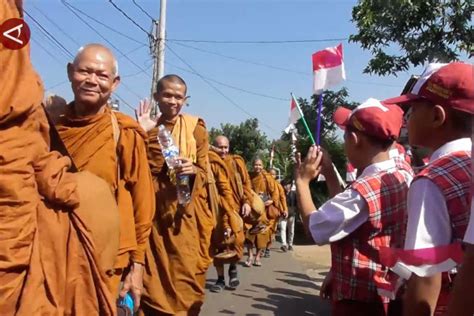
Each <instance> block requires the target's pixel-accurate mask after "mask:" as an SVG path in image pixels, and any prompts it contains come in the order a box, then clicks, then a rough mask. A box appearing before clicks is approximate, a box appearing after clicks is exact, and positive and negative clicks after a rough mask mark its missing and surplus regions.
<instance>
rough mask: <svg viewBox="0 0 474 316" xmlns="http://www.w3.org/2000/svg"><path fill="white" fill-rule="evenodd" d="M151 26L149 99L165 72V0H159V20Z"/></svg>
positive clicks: (155, 108) (155, 109)
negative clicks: (151, 68) (152, 62)
mask: <svg viewBox="0 0 474 316" xmlns="http://www.w3.org/2000/svg"><path fill="white" fill-rule="evenodd" d="M154 23H155V24H154V26H153V39H152V43H151V49H152V55H153V57H154V59H155V61H154V64H153V80H152V85H151V96H150V100H151V101H152V102H153V95H154V94H155V92H156V84H157V83H158V80H160V78H161V77H163V74H164V72H165V40H166V0H161V4H160V20H159V21H155V22H154ZM153 112H154V113H155V114H156V113H157V112H158V109H157V105H156V104H155V106H154V111H153Z"/></svg>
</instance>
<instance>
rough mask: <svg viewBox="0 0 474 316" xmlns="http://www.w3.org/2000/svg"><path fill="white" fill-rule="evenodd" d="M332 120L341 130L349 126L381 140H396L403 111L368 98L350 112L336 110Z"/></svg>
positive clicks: (347, 110) (343, 109)
mask: <svg viewBox="0 0 474 316" xmlns="http://www.w3.org/2000/svg"><path fill="white" fill-rule="evenodd" d="M333 120H334V122H335V123H336V124H337V125H338V126H339V127H340V128H342V129H345V127H346V126H351V127H352V128H354V129H356V130H358V131H360V132H362V133H364V134H367V135H370V136H373V137H376V138H378V139H381V140H388V139H392V140H396V139H397V138H398V136H399V135H400V129H401V127H402V123H403V111H402V109H401V108H399V107H398V106H396V105H392V104H385V103H383V102H380V101H379V100H376V99H372V98H370V99H368V100H367V101H365V102H364V103H362V104H361V105H359V106H358V107H356V108H355V109H354V110H352V111H351V110H349V109H347V108H344V107H339V108H337V109H336V111H335V112H334V115H333Z"/></svg>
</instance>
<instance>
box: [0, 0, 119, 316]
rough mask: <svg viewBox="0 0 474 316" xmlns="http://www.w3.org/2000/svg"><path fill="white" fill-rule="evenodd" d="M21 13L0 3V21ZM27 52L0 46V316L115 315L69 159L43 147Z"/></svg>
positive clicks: (36, 84)
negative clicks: (82, 214) (81, 211)
mask: <svg viewBox="0 0 474 316" xmlns="http://www.w3.org/2000/svg"><path fill="white" fill-rule="evenodd" d="M22 16H23V12H22V1H19V0H17V1H13V0H4V1H0V21H5V20H7V19H10V18H17V19H18V18H22ZM29 52H30V47H29V45H27V46H25V47H24V48H22V49H19V50H9V49H7V48H5V47H4V46H3V45H0V78H1V79H0V80H1V89H0V129H1V132H0V217H1V218H2V221H1V229H0V254H1V256H0V298H1V299H0V314H2V315H20V316H22V315H25V316H26V315H53V316H59V315H61V316H62V315H114V300H113V299H112V296H111V295H110V293H109V292H108V289H107V286H106V283H105V275H104V274H102V273H101V271H100V269H99V268H98V254H97V251H96V249H95V245H94V241H93V238H92V236H91V234H90V231H89V228H88V227H86V226H85V223H84V222H83V221H82V220H81V218H80V216H79V215H78V214H77V213H76V207H77V206H78V205H79V203H80V200H79V198H80V196H79V194H78V185H77V181H76V180H77V177H76V175H74V174H72V173H68V172H67V170H68V169H69V168H70V166H71V161H70V159H69V158H67V157H62V156H61V155H60V154H59V153H58V152H50V144H49V143H50V137H49V125H48V122H47V119H46V116H45V113H44V110H43V108H42V106H41V102H42V99H43V84H42V81H41V79H40V77H39V76H38V75H37V74H36V72H35V71H34V69H33V67H32V65H31V61H30V53H29ZM99 217H100V216H99Z"/></svg>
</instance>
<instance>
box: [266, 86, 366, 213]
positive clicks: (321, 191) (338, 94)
mask: <svg viewBox="0 0 474 316" xmlns="http://www.w3.org/2000/svg"><path fill="white" fill-rule="evenodd" d="M348 97H349V93H348V92H347V89H346V88H342V89H340V90H339V91H324V98H323V110H322V112H321V146H322V147H323V148H325V149H326V150H327V151H328V152H329V154H330V155H331V158H332V160H333V162H334V165H335V166H336V168H337V169H338V171H339V172H340V173H341V174H345V171H346V162H347V160H346V156H345V154H344V144H343V141H342V139H341V138H340V137H339V136H338V134H337V133H336V132H337V130H338V127H337V126H336V124H335V123H334V122H333V119H332V116H333V114H334V111H335V110H336V109H337V107H339V106H346V107H348V108H351V109H352V108H355V107H356V106H357V105H358V103H355V102H351V101H349V100H348ZM318 99H319V96H318V95H313V96H312V97H311V103H310V102H309V101H308V100H306V99H303V98H299V99H298V103H299V104H300V106H301V110H302V111H303V114H304V117H305V119H306V121H307V123H308V126H309V128H310V130H311V131H313V133H314V131H315V130H316V124H317V119H316V118H317V103H318ZM296 128H297V132H298V135H299V136H298V141H297V148H298V151H299V152H301V153H302V155H303V156H304V155H305V154H306V152H307V151H308V148H309V147H310V146H311V145H312V143H311V140H310V138H309V136H308V133H307V132H306V129H305V128H304V125H303V122H302V120H299V121H298V122H297V123H296ZM280 141H281V144H287V145H286V146H287V147H286V149H279V150H282V151H283V150H286V151H284V152H285V155H286V156H285V157H289V152H290V149H289V147H290V135H288V134H283V135H282V137H281V140H280ZM286 153H288V154H286ZM276 157H278V155H276ZM275 163H276V164H277V165H279V164H280V165H284V163H285V161H283V162H279V161H278V159H276V162H275ZM293 165H294V163H292V162H291V163H290V164H289V165H288V166H286V169H285V170H286V173H285V177H286V179H291V178H292V174H293ZM311 189H312V194H313V199H314V200H315V201H316V203H317V204H318V205H321V204H322V203H323V202H324V201H326V200H327V196H328V192H327V189H326V184H325V183H324V182H315V183H312V185H311Z"/></svg>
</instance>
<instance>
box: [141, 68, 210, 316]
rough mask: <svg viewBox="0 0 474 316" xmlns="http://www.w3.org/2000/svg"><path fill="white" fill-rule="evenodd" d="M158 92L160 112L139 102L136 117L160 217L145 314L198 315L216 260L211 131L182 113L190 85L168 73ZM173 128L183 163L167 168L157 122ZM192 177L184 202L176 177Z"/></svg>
mask: <svg viewBox="0 0 474 316" xmlns="http://www.w3.org/2000/svg"><path fill="white" fill-rule="evenodd" d="M156 90H157V92H156V93H155V95H154V99H155V101H156V102H157V103H158V107H159V109H160V112H161V115H160V116H159V118H158V119H157V120H153V119H151V118H150V112H151V106H150V104H149V103H147V102H144V103H142V104H140V110H139V113H137V118H138V120H139V122H140V124H141V125H142V126H143V127H144V129H146V130H149V132H148V135H149V137H150V142H149V145H148V160H149V164H150V167H151V172H152V176H153V182H154V187H155V194H156V216H155V221H154V225H153V229H152V233H151V236H150V242H149V246H148V247H147V252H146V261H147V267H146V270H145V275H144V290H145V291H144V294H143V300H142V302H143V304H142V305H143V306H142V314H144V315H169V314H172V315H197V314H199V311H200V309H201V306H202V304H203V301H204V285H205V281H206V277H205V273H206V271H207V269H208V267H209V265H210V264H211V263H212V258H211V253H210V246H211V234H212V231H213V230H214V224H215V218H214V216H215V215H214V214H213V213H212V212H211V210H210V206H209V203H208V190H207V187H208V183H209V178H208V176H209V174H208V167H209V166H208V159H209V158H208V153H209V142H208V134H207V130H206V126H205V124H204V121H203V120H202V119H200V118H198V117H194V116H191V115H188V114H183V113H181V108H182V107H183V105H184V104H185V103H186V99H187V97H186V93H187V87H186V83H185V82H184V80H183V79H182V78H181V77H179V76H177V75H166V76H164V77H163V78H161V79H160V80H159V81H158V83H157V89H156ZM160 125H163V126H165V128H166V129H168V130H169V131H170V132H171V134H172V136H173V139H174V141H175V143H176V144H177V146H178V147H179V152H180V153H179V155H180V157H179V158H178V160H179V161H180V163H179V165H178V166H177V167H175V168H173V169H172V170H170V169H168V167H167V165H166V163H165V159H164V157H163V154H162V151H161V146H160V144H159V142H158V139H157V136H158V126H160ZM183 175H187V176H189V177H190V181H189V182H190V183H189V184H190V188H191V202H190V203H187V204H185V205H183V204H179V203H178V199H177V194H176V177H179V176H183Z"/></svg>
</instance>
